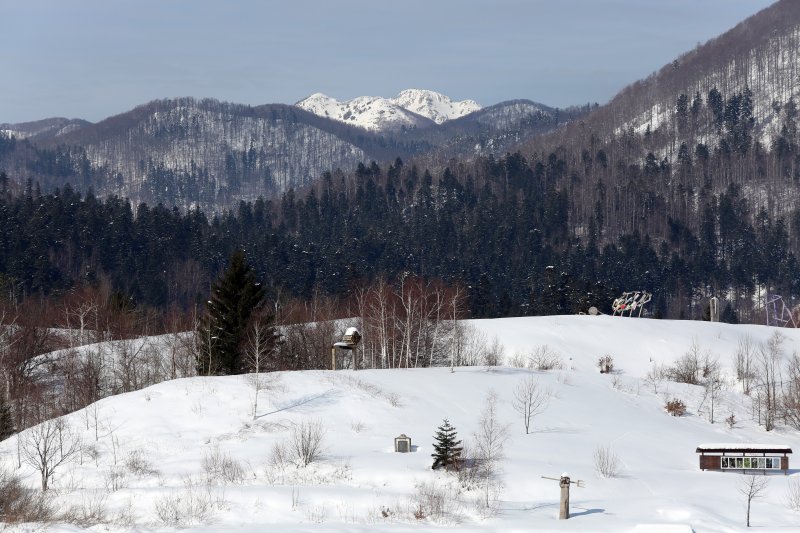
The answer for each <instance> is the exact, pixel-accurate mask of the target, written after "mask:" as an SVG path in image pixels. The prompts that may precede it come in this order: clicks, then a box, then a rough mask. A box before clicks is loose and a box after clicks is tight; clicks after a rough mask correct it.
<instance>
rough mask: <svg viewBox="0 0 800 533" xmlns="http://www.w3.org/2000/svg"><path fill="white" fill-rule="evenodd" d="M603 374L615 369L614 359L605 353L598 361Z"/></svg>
mask: <svg viewBox="0 0 800 533" xmlns="http://www.w3.org/2000/svg"><path fill="white" fill-rule="evenodd" d="M597 366H598V367H599V368H600V373H601V374H609V373H611V372H613V370H614V359H613V358H612V357H611V356H610V355H604V356H603V357H601V358H600V359H598V361H597Z"/></svg>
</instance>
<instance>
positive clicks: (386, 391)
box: [0, 316, 800, 532]
mask: <svg viewBox="0 0 800 533" xmlns="http://www.w3.org/2000/svg"><path fill="white" fill-rule="evenodd" d="M469 322H470V324H472V325H473V326H474V327H475V328H476V329H477V330H479V331H480V332H482V333H483V334H484V335H485V336H486V337H487V338H488V339H491V338H493V337H494V336H497V337H498V338H499V339H500V340H501V342H502V343H503V345H504V347H505V355H506V360H507V361H510V360H512V359H515V360H517V361H524V360H526V359H527V356H528V355H529V354H531V353H533V352H536V351H537V350H540V349H541V348H542V347H543V346H545V345H546V346H547V347H548V349H549V351H550V352H551V353H556V354H557V355H558V357H559V358H560V361H561V366H562V368H560V369H555V370H551V371H548V372H542V371H536V370H530V369H526V368H514V367H510V366H500V367H493V368H484V367H457V368H456V369H455V372H453V373H451V372H450V369H449V368H431V369H393V370H363V371H355V372H354V371H337V372H330V371H302V372H279V373H274V374H263V375H262V376H261V377H262V380H263V382H264V384H265V389H264V390H263V391H262V393H261V395H260V397H259V407H258V411H257V413H256V417H255V419H253V414H252V402H253V394H254V387H253V384H252V379H253V377H252V376H231V377H212V378H185V379H179V380H174V381H170V382H164V383H161V384H159V385H155V386H152V387H149V388H147V389H144V390H140V391H137V392H132V393H128V394H124V395H120V396H116V397H112V398H106V399H104V400H101V401H100V402H97V403H96V404H94V405H93V406H90V407H88V408H87V409H85V410H83V411H80V412H76V413H73V414H71V415H68V416H67V417H65V419H66V421H68V423H69V425H70V426H71V428H72V429H73V430H74V431H76V432H77V433H78V434H79V435H80V437H81V439H82V441H83V444H84V446H83V448H84V451H83V453H82V456H81V459H79V460H76V462H74V463H72V464H70V465H66V466H64V467H62V469H61V470H59V471H57V473H56V476H55V480H54V483H53V485H52V487H53V488H52V491H53V493H54V494H55V495H56V503H57V504H58V505H59V506H61V507H62V508H65V507H68V506H70V505H77V506H81V505H84V506H86V505H89V504H90V503H91V502H93V501H95V502H100V504H102V506H103V507H104V508H105V510H106V515H107V517H108V521H109V522H110V523H109V524H108V525H105V526H95V528H93V529H96V528H98V527H101V528H102V529H103V530H108V531H117V530H128V529H136V530H139V531H148V530H159V531H162V530H165V528H166V530H169V529H171V528H174V527H187V528H190V529H198V530H201V529H205V530H209V531H224V530H232V529H236V530H244V531H263V530H264V529H265V528H267V527H269V528H270V530H278V531H311V530H314V531H318V530H326V531H371V530H374V529H376V528H380V529H385V530H390V531H411V530H414V531H420V530H440V529H442V528H445V529H452V530H458V531H530V530H532V529H536V530H544V531H637V532H644V531H656V530H664V531H678V530H686V527H691V528H693V530H694V531H697V532H703V531H738V530H741V529H743V527H744V513H745V505H744V502H743V500H742V496H741V495H740V494H739V493H738V492H737V490H736V485H737V482H738V481H739V479H740V478H741V476H740V475H739V474H736V473H731V472H726V473H719V472H702V471H700V470H699V467H698V458H697V454H696V453H695V448H696V447H697V445H699V444H703V443H708V442H752V443H758V444H788V445H790V446H792V447H793V448H794V449H795V450H796V451H797V450H798V449H800V434H798V432H797V431H795V430H793V429H788V428H785V427H783V426H782V425H780V424H779V427H778V429H777V430H775V431H772V432H766V431H764V430H763V428H761V427H759V426H758V425H757V423H756V421H755V420H753V412H752V408H751V402H750V400H749V399H748V398H747V397H745V396H744V395H742V394H741V393H740V392H739V391H738V389H737V386H736V384H735V380H734V379H733V366H732V365H733V363H732V357H733V354H734V353H735V351H736V348H737V344H738V342H739V340H740V339H742V338H744V337H745V336H748V337H750V338H751V339H752V341H753V342H754V343H755V344H756V346H758V345H760V344H761V343H765V342H766V341H767V340H768V339H769V338H770V336H771V335H773V334H774V332H775V331H777V330H776V329H775V328H767V327H764V326H731V325H727V324H710V323H702V322H688V321H657V320H646V319H630V318H619V317H616V318H615V317H608V316H599V317H591V316H556V317H536V318H510V319H496V320H474V321H469ZM780 334H781V335H783V336H784V337H785V339H784V342H783V346H782V348H783V354H784V358H788V357H789V356H791V354H792V352H794V351H798V348H800V332H797V331H795V330H780ZM693 344H694V345H695V346H697V347H699V349H700V350H701V351H702V352H705V351H706V350H709V351H710V352H711V353H712V354H713V355H714V356H716V357H717V358H718V359H719V362H720V364H721V365H722V368H723V373H724V375H725V381H726V383H727V385H726V390H725V392H724V396H723V398H722V400H721V401H720V402H719V404H718V405H717V407H716V410H717V414H716V423H715V424H710V423H709V422H708V416H707V402H704V401H703V396H704V395H703V388H702V387H700V386H691V385H685V384H677V383H670V382H659V383H652V382H648V381H647V380H645V377H646V375H647V374H648V372H649V371H650V369H651V368H652V367H653V366H654V365H659V364H664V365H670V364H673V363H674V361H676V360H677V359H678V358H679V357H681V356H682V355H683V354H685V353H686V352H687V351H688V350H690V349H691V348H692V345H693ZM606 354H609V355H611V356H612V357H613V359H614V365H615V369H616V373H614V374H606V375H604V374H600V373H599V371H598V368H597V360H598V358H599V357H601V356H603V355H606ZM515 356H516V357H515ZM531 372H533V374H534V375H535V376H536V378H537V379H538V380H539V382H540V383H541V385H542V386H545V387H547V388H549V389H550V390H551V391H552V393H553V397H552V399H551V401H550V404H549V407H548V408H547V410H546V411H545V412H544V413H543V414H541V415H539V416H536V417H535V418H534V419H533V424H532V428H531V433H530V434H528V435H526V434H525V430H524V427H523V424H522V420H521V417H520V415H519V414H518V413H516V411H514V409H513V407H512V399H513V392H514V388H515V387H516V385H517V383H519V381H520V380H521V379H523V378H524V377H525V376H526V375H528V374H529V373H531ZM490 391H494V392H495V393H496V394H497V396H498V404H497V405H498V418H499V419H500V420H501V421H502V422H503V423H506V424H508V436H509V438H508V440H507V442H506V444H505V448H504V452H505V453H504V455H505V459H504V460H502V461H501V462H500V463H499V465H500V467H501V472H500V473H499V476H498V481H500V482H501V483H502V488H501V490H500V492H499V494H498V499H497V502H496V504H495V509H494V510H487V509H484V508H481V507H480V506H479V505H477V504H476V500H479V499H480V498H481V496H482V494H483V493H482V491H481V489H476V488H473V489H472V490H466V489H465V488H463V487H461V486H460V484H459V483H458V480H457V479H456V477H455V476H454V475H453V474H448V473H445V472H441V471H438V472H434V471H431V470H430V465H431V463H432V459H431V456H430V454H431V452H432V442H433V439H432V435H433V434H434V432H435V430H436V428H437V427H438V426H439V425H440V424H441V423H442V420H443V419H444V418H448V419H449V420H450V422H451V423H452V424H453V425H454V426H455V428H456V429H457V430H458V435H459V438H461V439H462V440H463V441H464V442H467V441H470V440H471V439H472V434H473V433H474V432H475V431H477V429H478V421H479V418H480V414H481V411H482V410H483V409H484V406H485V402H486V397H487V394H489V393H490ZM671 398H679V399H681V400H682V401H684V403H685V404H686V406H687V415H686V416H684V417H680V418H676V417H672V416H670V415H669V414H667V413H666V412H665V411H664V403H665V401H666V400H667V399H671ZM731 412H733V413H734V414H735V418H736V420H737V423H736V425H735V427H734V428H732V429H731V428H729V427H728V426H727V424H725V423H724V421H723V419H724V418H725V417H727V416H728V415H729V414H730V413H731ZM310 421H318V422H319V423H320V424H321V425H322V427H323V428H324V432H325V434H324V453H323V455H322V458H321V459H320V460H319V461H317V462H314V463H312V464H310V465H309V466H308V467H306V468H296V467H295V466H292V465H284V466H283V467H281V466H279V465H276V464H274V461H272V460H271V455H272V450H273V449H274V447H275V445H276V444H278V443H282V442H286V441H287V440H288V439H289V438H290V436H291V434H292V428H293V427H295V426H297V425H300V424H303V423H308V422H310ZM96 428H97V438H95V434H96V433H95V429H96ZM401 433H405V434H406V435H408V436H409V437H410V438H411V443H412V446H413V448H412V450H413V451H412V453H408V454H399V453H394V452H393V439H394V437H396V436H398V435H400V434H401ZM21 437H22V438H23V439H24V438H25V433H23V434H22V435H21ZM601 446H603V447H607V448H608V449H609V450H610V451H611V452H612V453H613V454H614V455H615V456H616V457H617V458H618V460H619V468H618V475H617V476H616V477H612V478H603V477H600V476H598V474H597V473H596V472H595V466H594V454H595V450H596V449H597V448H598V447H601ZM226 461H227V465H228V467H227V469H226V468H224V467H223V468H221V470H225V471H224V472H222V471H220V470H219V469H218V471H216V475H214V473H215V472H214V471H211V470H209V468H204V463H205V464H206V465H207V466H208V465H209V464H210V463H215V464H216V466H218V467H219V466H220V464H222V463H225V462H226ZM797 461H798V459H796V458H795V457H793V456H792V457H791V458H790V464H791V465H792V466H793V467H796V465H797V464H798V463H797ZM0 462H2V463H3V464H4V466H6V467H9V468H16V466H17V442H16V438H11V439H8V440H6V441H4V442H2V443H0ZM81 463H82V464H81ZM15 471H16V470H15ZM19 472H21V473H22V474H23V475H24V476H25V482H26V483H27V484H29V485H30V486H31V487H36V486H37V485H38V482H39V475H38V472H36V471H34V470H33V469H32V468H30V467H29V466H27V465H25V464H23V466H22V468H21V470H20V471H19ZM562 472H568V473H569V475H570V476H571V477H572V479H581V480H584V481H585V482H586V486H585V487H584V488H573V489H572V492H571V512H572V518H571V519H570V520H567V521H559V520H557V515H558V495H559V490H558V486H557V483H556V482H555V481H549V480H545V479H542V478H541V476H543V475H544V476H551V477H558V476H559V475H561V473H562ZM226 475H228V476H230V477H229V478H228V479H226V478H225V476H226ZM794 477H796V474H794V473H793V474H792V475H790V476H783V475H773V476H770V477H769V480H770V482H769V486H768V488H767V491H766V492H765V495H764V497H763V498H761V499H758V500H755V501H754V503H753V511H752V517H751V520H752V523H753V525H754V526H757V527H761V528H762V530H770V531H773V530H791V529H793V528H796V527H798V526H800V514H798V513H796V512H794V511H791V510H790V509H788V508H787V506H786V505H785V501H784V500H785V494H786V490H787V488H788V486H789V484H790V483H791V482H792V481H793V478H794ZM425 491H427V492H428V493H429V494H433V495H439V496H446V497H445V500H446V501H445V502H444V503H443V504H442V509H441V512H440V513H438V514H437V513H431V512H428V513H427V514H426V516H425V517H422V518H420V519H418V518H416V517H415V516H414V513H415V511H416V510H417V509H419V504H420V500H423V503H427V502H426V501H425V500H426V498H425V497H422V498H421V497H420V494H421V493H423V492H425ZM187 508H190V511H192V512H188V513H186V514H188V515H193V516H188V517H186V518H183V519H182V520H171V519H168V520H165V519H164V516H165V515H167V518H169V513H168V512H167V513H165V512H164V509H167V510H170V509H171V510H172V511H174V510H176V509H177V510H178V511H181V512H182V511H185V510H186V509H187ZM159 509H161V510H162V512H161V514H159ZM179 514H180V513H179ZM433 515H435V516H433ZM644 524H658V527H655V526H647V527H646V526H645V525H644ZM54 529H63V530H78V528H77V527H76V526H66V525H64V526H55V528H54Z"/></svg>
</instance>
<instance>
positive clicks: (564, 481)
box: [542, 472, 584, 520]
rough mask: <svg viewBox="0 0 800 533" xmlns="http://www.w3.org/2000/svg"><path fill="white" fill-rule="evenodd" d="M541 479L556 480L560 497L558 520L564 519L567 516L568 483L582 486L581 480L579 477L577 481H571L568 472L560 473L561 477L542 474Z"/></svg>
mask: <svg viewBox="0 0 800 533" xmlns="http://www.w3.org/2000/svg"><path fill="white" fill-rule="evenodd" d="M542 479H550V480H552V481H558V486H559V487H561V498H560V501H559V504H558V519H559V520H566V519H568V518H569V486H570V484H575V485H577V486H578V487H580V488H583V487H584V483H583V480H581V479H579V480H578V481H572V480H570V478H569V474H567V473H566V472H564V473H563V474H561V477H547V476H542Z"/></svg>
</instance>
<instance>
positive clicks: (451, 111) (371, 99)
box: [295, 89, 481, 131]
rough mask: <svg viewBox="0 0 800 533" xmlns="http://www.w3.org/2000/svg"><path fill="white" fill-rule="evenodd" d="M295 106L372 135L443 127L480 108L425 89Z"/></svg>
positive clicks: (315, 99) (319, 98)
mask: <svg viewBox="0 0 800 533" xmlns="http://www.w3.org/2000/svg"><path fill="white" fill-rule="evenodd" d="M295 105H297V106H298V107H300V108H302V109H305V110H306V111H309V112H311V113H314V114H315V115H319V116H322V117H327V118H331V119H334V120H338V121H340V122H344V123H346V124H351V125H353V126H358V127H361V128H365V129H368V130H373V131H380V130H397V129H400V128H402V127H407V128H408V127H424V126H430V125H431V123H432V122H434V123H436V124H441V123H443V122H445V121H447V120H451V119H454V118H458V117H462V116H464V115H467V114H469V113H472V112H473V111H477V110H479V109H480V108H481V106H480V105H478V103H477V102H475V101H473V100H463V101H460V102H454V101H452V100H451V99H450V98H449V97H448V96H446V95H443V94H440V93H437V92H434V91H428V90H422V89H407V90H405V91H402V92H401V93H400V94H398V95H397V96H396V97H394V98H383V97H381V96H359V97H357V98H353V99H352V100H347V101H344V102H340V101H338V100H336V99H335V98H331V97H330V96H327V95H325V94H322V93H314V94H312V95H311V96H309V97H308V98H305V99H303V100H301V101H300V102H297V104H295Z"/></svg>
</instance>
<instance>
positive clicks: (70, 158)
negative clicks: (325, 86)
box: [0, 98, 586, 212]
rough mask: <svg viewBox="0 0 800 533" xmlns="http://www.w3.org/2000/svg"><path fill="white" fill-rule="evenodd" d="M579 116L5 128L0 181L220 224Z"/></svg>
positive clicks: (193, 118)
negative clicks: (202, 214)
mask: <svg viewBox="0 0 800 533" xmlns="http://www.w3.org/2000/svg"><path fill="white" fill-rule="evenodd" d="M585 111H586V110H585V109H579V108H575V109H568V110H563V111H560V110H557V109H552V108H549V107H546V106H542V105H539V104H534V103H533V102H530V101H513V102H506V103H501V104H497V105H495V106H491V107H490V108H487V109H485V110H481V111H480V112H478V113H473V114H471V115H469V116H466V117H461V118H460V119H458V120H453V121H448V122H447V123H445V124H441V125H438V124H436V123H434V122H433V121H432V120H428V119H425V120H426V121H427V126H425V127H419V128H418V127H412V128H406V127H403V128H398V129H397V131H394V130H391V131H369V130H367V129H363V128H360V127H355V126H352V125H348V124H344V123H342V122H340V121H337V120H332V119H329V118H325V117H321V116H317V115H315V114H313V113H310V112H308V111H305V110H303V109H301V108H299V107H296V106H287V105H278V104H272V105H264V106H257V107H251V106H244V105H236V104H230V103H224V102H218V101H216V100H211V99H205V100H196V99H193V98H179V99H173V100H159V101H154V102H150V103H148V104H145V105H142V106H139V107H137V108H135V109H133V110H131V111H129V112H127V113H123V114H120V115H117V116H114V117H110V118H108V119H106V120H103V121H101V122H99V123H97V124H88V123H82V124H80V125H79V124H78V122H79V121H74V122H72V123H69V124H68V125H64V127H63V128H61V129H55V128H56V126H58V125H63V120H60V119H53V120H50V121H40V122H41V123H31V124H17V125H4V126H1V127H0V170H5V171H6V173H7V175H8V177H9V179H10V181H12V182H16V183H18V184H24V183H25V181H26V180H28V179H31V180H33V181H35V182H37V183H39V184H40V186H41V188H42V190H43V191H45V192H51V191H52V190H53V189H54V188H56V187H63V186H65V185H69V186H71V187H72V188H73V189H75V190H77V191H81V192H83V193H85V192H88V191H89V190H92V191H93V192H94V193H95V194H97V195H99V196H104V197H105V196H110V195H117V196H123V197H126V198H130V199H131V201H132V202H133V203H134V204H137V203H139V202H147V203H149V204H157V203H163V204H164V205H168V206H172V205H175V206H178V207H179V208H181V209H184V210H186V209H190V208H192V207H201V208H203V209H204V210H206V211H208V212H219V211H222V210H224V209H230V208H235V207H236V205H237V204H238V202H239V201H241V200H245V201H255V200H256V199H258V198H259V197H265V198H269V197H272V196H274V195H280V194H281V193H284V192H286V191H287V190H289V189H290V188H298V187H303V186H305V185H307V184H309V183H311V182H313V181H315V180H318V179H319V178H320V177H321V176H322V174H323V173H324V172H325V171H333V170H335V169H343V170H344V171H347V172H349V171H352V170H354V169H355V168H356V166H357V164H358V163H359V162H362V161H363V162H368V161H370V160H377V161H391V160H393V159H394V158H396V157H402V158H404V159H405V158H408V157H411V156H418V157H419V156H423V155H426V156H427V157H429V158H434V159H436V160H440V161H443V160H447V159H449V158H451V157H463V156H471V155H472V154H474V153H476V152H478V153H496V152H498V151H501V153H502V150H504V149H505V148H506V147H507V146H510V145H511V144H512V143H515V142H519V141H521V140H523V139H526V138H529V137H530V136H532V135H536V134H539V133H542V132H545V131H550V130H552V129H554V128H556V127H558V126H559V125H562V124H564V123H565V122H566V121H568V120H571V119H572V118H574V117H577V116H580V115H582V114H584V113H585ZM420 118H422V117H420ZM3 128H5V129H4V130H3ZM48 128H49V129H48ZM39 130H43V131H44V133H41V134H37V135H35V132H36V131H39Z"/></svg>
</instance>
